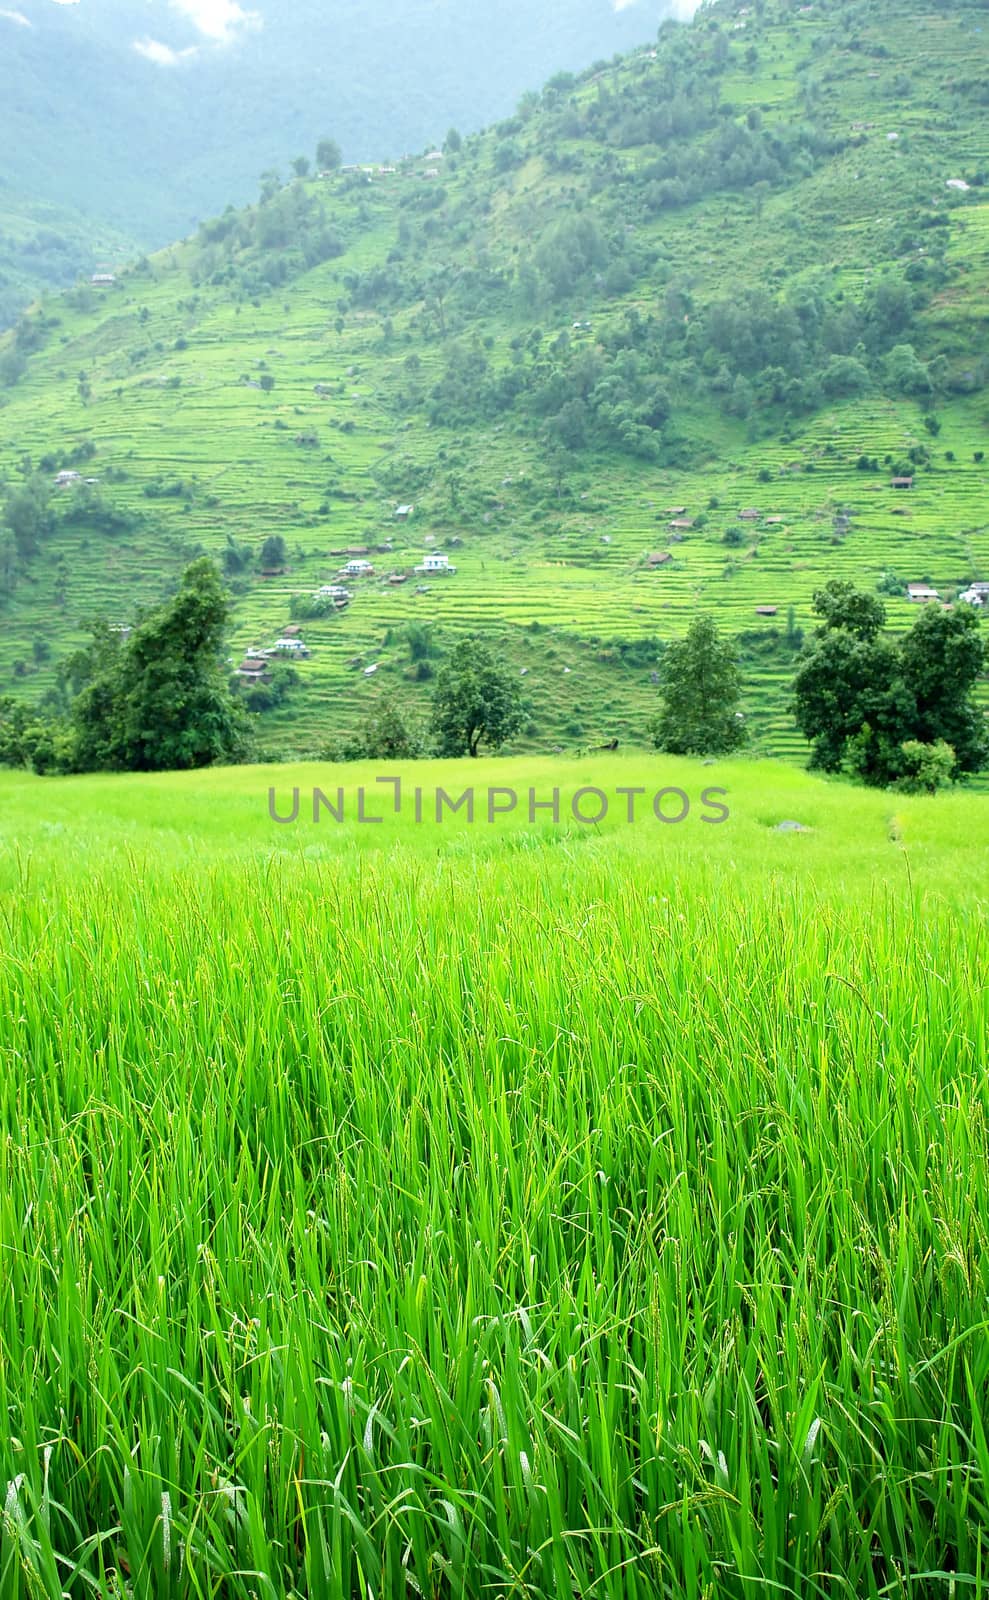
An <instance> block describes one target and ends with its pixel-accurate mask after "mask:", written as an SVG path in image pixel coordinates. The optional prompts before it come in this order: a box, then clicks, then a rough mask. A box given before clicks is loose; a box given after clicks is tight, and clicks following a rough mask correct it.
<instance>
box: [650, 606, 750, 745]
mask: <svg viewBox="0 0 989 1600" xmlns="http://www.w3.org/2000/svg"><path fill="white" fill-rule="evenodd" d="M660 687H661V694H662V707H661V710H660V713H659V716H658V717H657V718H656V721H655V723H654V724H653V730H652V732H653V739H654V741H655V744H656V747H657V749H659V750H666V751H668V752H669V754H670V755H680V756H689V755H726V754H728V752H730V751H732V750H736V749H738V747H739V745H741V744H742V743H743V742H744V739H745V727H744V723H743V721H742V716H741V713H740V711H739V700H740V697H741V676H740V673H739V669H738V663H737V660H736V657H735V652H734V650H733V648H732V646H731V645H730V644H729V643H728V642H727V641H726V640H724V639H722V638H721V636H720V634H719V633H718V630H717V628H716V626H715V624H714V622H713V621H712V619H711V618H710V617H705V616H699V617H695V618H694V621H693V622H692V623H691V625H690V627H689V628H688V630H687V633H686V636H685V637H684V638H683V639H677V640H674V641H673V642H672V643H670V644H668V645H667V647H666V650H665V652H664V655H663V661H662V666H661V668H660Z"/></svg>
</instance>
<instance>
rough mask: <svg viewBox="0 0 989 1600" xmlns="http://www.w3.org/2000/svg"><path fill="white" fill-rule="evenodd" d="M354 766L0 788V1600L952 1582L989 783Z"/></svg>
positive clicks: (972, 1219)
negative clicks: (951, 787) (555, 797)
mask: <svg viewBox="0 0 989 1600" xmlns="http://www.w3.org/2000/svg"><path fill="white" fill-rule="evenodd" d="M377 775H378V774H377V772H376V769H375V768H373V767H371V768H364V769H354V768H352V767H347V768H345V769H338V770H336V771H334V770H333V769H331V768H328V767H327V766H325V765H322V764H320V765H316V766H310V767H301V768H285V767H282V768H272V769H269V770H264V769H257V768H253V769H247V768H237V769H228V770H226V771H222V772H215V771H209V772H205V773H203V772H199V773H185V774H181V775H174V774H168V775H159V776H155V777H151V778H148V777H144V778H132V777H127V778H120V777H100V778H85V779H68V780H62V779H41V778H35V777H32V776H28V775H25V774H20V773H18V774H14V773H9V772H7V773H0V904H2V906H3V937H2V939H0V1015H2V1017H3V1019H4V1024H3V1028H2V1029H0V1225H2V1230H3V1239H4V1243H5V1259H4V1285H5V1292H4V1294H3V1296H2V1297H0V1390H2V1394H3V1407H4V1426H3V1427H2V1429H0V1477H2V1481H3V1483H4V1485H5V1489H4V1517H3V1521H2V1524H0V1561H2V1570H3V1575H4V1576H3V1594H4V1596H5V1600H6V1597H9V1600H38V1597H44V1600H82V1597H83V1596H85V1597H89V1596H100V1597H106V1600H110V1597H111V1596H115V1597H117V1596H125V1595H127V1596H129V1595H133V1596H135V1597H137V1596H151V1595H155V1596H162V1597H165V1596H168V1597H169V1600H200V1597H202V1596H204V1595H215V1596H223V1600H257V1597H259V1596H261V1595H264V1596H267V1597H270V1600H293V1597H301V1596H309V1597H316V1596H334V1597H339V1600H358V1597H360V1600H366V1597H367V1596H368V1595H369V1594H373V1595H375V1596H380V1597H381V1600H408V1597H409V1596H410V1595H416V1596H419V1595H421V1596H430V1597H434V1596H435V1597H444V1600H446V1597H450V1600H453V1597H454V1596H456V1597H457V1600H490V1597H493V1596H508V1595H513V1594H517V1595H521V1594H524V1595H525V1596H527V1597H528V1600H656V1597H657V1596H662V1597H663V1600H698V1597H701V1596H709V1597H714V1596H717V1597H718V1600H722V1597H724V1600H761V1597H762V1596H764V1595H765V1594H767V1593H768V1594H773V1595H776V1596H779V1597H781V1600H806V1597H807V1596H809V1595H820V1596H828V1597H838V1596H842V1597H844V1596H852V1595H854V1596H860V1597H862V1600H886V1597H889V1596H891V1595H904V1596H905V1595H913V1596H918V1597H919V1596H923V1597H924V1600H940V1597H942V1596H944V1597H948V1596H951V1595H953V1594H958V1595H961V1594H963V1593H964V1594H969V1595H972V1596H973V1597H976V1600H979V1597H983V1596H984V1594H985V1574H986V1571H987V1567H989V1447H987V1443H986V1435H985V1413H986V1395H987V1390H989V1345H987V1342H986V1339H985V1317H986V1297H987V1294H989V1249H987V1241H986V1237H985V1231H986V1217H987V1213H989V1132H987V1130H989V1078H987V1074H986V1070H985V1040H986V1037H987V1032H989V990H987V987H986V983H985V970H986V968H985V954H986V918H985V913H986V909H987V901H986V893H985V880H984V874H982V876H981V880H980V876H979V874H978V873H977V872H975V871H974V870H973V852H972V845H973V841H974V840H978V839H980V838H981V839H984V838H985V835H986V815H985V813H986V809H987V807H989V801H987V800H985V799H984V798H982V797H979V796H973V795H961V794H958V795H948V796H938V797H937V798H934V799H927V798H925V799H906V798H904V797H901V796H897V797H895V799H892V800H891V797H890V796H888V795H885V794H877V793H874V792H865V791H861V790H854V789H848V788H846V787H845V786H842V785H838V784H825V783H822V782H820V781H815V780H812V779H810V778H809V777H808V776H807V775H806V774H803V773H799V772H795V771H793V770H792V769H788V768H786V767H781V766H779V765H774V764H772V763H767V762H762V763H744V762H728V763H719V764H718V765H717V766H715V767H713V768H710V767H706V766H704V765H702V764H701V763H700V762H696V763H689V762H685V761H668V760H665V759H663V760H657V759H655V758H654V759H652V760H646V759H643V758H639V759H638V760H622V759H617V760H614V759H613V760H609V761H607V762H604V761H600V760H599V761H596V762H588V761H586V760H585V761H582V762H579V763H578V762H571V761H563V760H559V761H556V762H554V761H551V760H546V759H543V760H541V761H535V762H533V761H530V760H520V761H515V762H511V761H491V762H485V761H480V762H469V761H468V762H462V763H443V764H442V765H440V764H436V765H432V764H416V765H414V766H408V767H405V768H404V769H402V774H401V775H402V778H403V780H404V782H405V784H406V790H405V796H404V803H403V814H402V815H401V816H400V817H396V816H395V815H394V813H393V811H392V810H391V805H390V800H391V795H392V793H393V790H392V789H391V788H390V786H389V787H388V788H385V789H383V790H382V789H376V790H375V791H374V792H375V794H376V796H377V800H376V801H372V802H371V804H370V806H369V807H368V810H369V812H370V814H371V815H378V816H382V817H383V821H382V823H380V824H378V825H362V824H360V823H359V822H357V821H356V808H357V794H356V790H357V788H358V786H359V785H361V784H362V783H363V784H365V785H368V786H371V787H372V788H373V783H374V778H375V777H376V776H377ZM468 783H470V784H473V785H475V787H476V789H477V790H478V791H479V795H483V792H484V789H485V788H486V787H487V786H488V785H493V786H496V787H497V789H498V791H499V804H501V805H504V798H503V796H504V789H505V787H506V786H515V787H516V788H517V789H518V790H519V791H520V792H521V793H522V794H523V795H525V794H526V791H527V790H528V789H529V788H530V787H531V786H534V787H535V789H536V793H537V795H538V797H539V799H540V801H542V802H545V801H546V800H548V799H549V797H550V795H551V793H552V790H553V789H554V788H557V789H559V790H561V791H562V802H563V812H562V815H561V820H560V823H559V824H554V822H553V821H552V820H551V818H550V815H549V813H548V812H546V811H542V812H540V813H539V814H538V818H537V820H536V822H535V823H534V824H533V823H530V822H529V820H528V817H527V816H526V814H525V810H524V801H523V805H522V806H521V807H520V809H519V812H518V813H517V814H516V815H514V816H513V817H510V818H508V819H504V818H503V819H501V821H500V822H499V823H498V824H497V825H495V826H491V825H489V824H488V823H487V822H486V821H484V820H483V811H482V814H481V815H480V816H478V818H477V820H476V821H475V824H474V826H473V827H472V826H470V825H469V824H468V823H467V822H466V820H465V817H464V814H463V813H462V812H461V813H460V814H458V816H457V817H455V818H452V819H451V818H450V817H449V816H448V817H447V820H446V821H445V822H443V823H442V824H436V823H435V822H434V821H433V820H432V819H431V816H430V811H431V804H430V802H429V801H427V807H426V811H425V816H424V821H423V823H422V824H421V825H419V824H417V823H416V822H415V820H414V797H413V795H412V793H411V792H410V791H411V789H412V787H413V786H419V787H421V788H423V789H424V791H425V792H426V794H427V795H429V796H430V797H431V796H432V794H433V793H434V792H435V789H436V788H437V787H439V788H442V789H443V790H445V791H446V792H447V793H448V794H450V795H454V796H456V795H459V794H460V791H461V789H462V787H463V785H464V784H468ZM272 784H274V785H275V786H276V787H277V793H278V800H279V809H280V810H281V811H282V812H283V814H284V812H285V811H286V809H287V807H288V806H290V804H291V790H292V788H293V787H298V788H299V790H300V791H301V792H302V794H303V795H304V796H305V799H304V802H303V805H304V811H309V800H310V797H311V792H312V789H313V787H314V785H318V786H319V787H320V788H321V789H322V790H323V791H324V793H325V794H326V795H327V796H328V798H329V799H330V801H331V802H332V803H335V802H336V790H337V786H338V785H340V784H343V785H344V787H345V789H346V794H345V798H344V804H345V807H346V815H345V820H344V821H343V822H342V823H337V822H334V821H332V820H331V819H330V818H329V816H328V815H327V814H326V812H325V811H324V812H323V817H322V821H321V822H320V823H319V824H318V825H314V824H313V823H312V822H311V821H306V820H301V821H300V823H299V824H298V826H296V827H290V826H278V825H277V824H275V823H273V822H272V821H271V820H270V819H269V816H268V810H267V790H268V787H269V786H270V785H272ZM578 784H580V785H594V786H596V787H599V788H600V790H601V792H602V794H604V795H606V796H608V797H610V798H611V801H612V807H611V812H610V815H609V818H608V820H607V822H606V823H605V824H604V825H603V826H595V825H579V824H576V823H574V822H573V820H572V816H571V814H570V812H571V807H570V801H571V798H572V796H573V792H574V790H575V788H576V786H577V785H578ZM708 785H716V786H718V787H723V788H724V789H725V790H726V791H727V795H726V803H727V805H728V809H729V811H730V816H729V818H728V820H727V821H725V822H724V823H722V824H719V825H717V826H708V825H705V822H704V820H703V816H704V810H703V808H702V807H701V806H700V805H699V804H697V803H698V802H699V801H700V799H701V792H702V790H703V789H704V788H705V787H706V786H708ZM661 787H664V788H669V787H672V788H674V789H675V790H680V791H682V793H683V794H684V795H685V796H689V797H690V799H691V800H693V801H694V802H695V808H694V809H693V810H692V811H691V814H690V815H689V816H688V817H687V818H685V820H684V822H683V824H682V826H664V825H663V824H661V823H660V822H658V821H657V820H655V818H654V816H653V814H652V807H651V804H650V802H651V799H652V796H653V795H654V794H655V793H656V792H657V790H659V789H660V788H661ZM630 788H631V789H639V790H642V791H645V794H646V796H648V798H647V799H646V800H645V801H644V803H643V807H642V810H640V813H639V817H638V820H637V821H636V822H635V823H634V824H633V825H629V824H628V823H627V822H626V821H625V820H624V817H625V814H626V813H625V805H626V801H625V799H624V798H622V799H620V800H619V799H618V791H619V790H623V791H624V792H625V793H627V792H628V790H629V789H630ZM587 798H588V797H586V796H585V801H584V809H585V814H588V813H589V814H593V812H594V810H596V809H597V806H596V804H594V803H593V802H594V797H593V796H591V797H590V799H591V801H592V805H591V807H590V808H588V806H587ZM382 802H385V803H382ZM482 804H483V802H482ZM480 809H481V807H480V806H479V810H480ZM680 809H681V806H680V802H679V801H678V799H677V796H676V794H673V795H669V794H668V795H667V797H666V811H667V813H668V814H671V815H675V814H676V813H677V812H678V811H679V810H680ZM793 820H800V821H802V822H803V823H804V824H805V825H807V826H808V827H809V828H810V830H811V831H809V832H806V833H793V832H784V831H780V830H779V824H780V823H781V822H784V821H793Z"/></svg>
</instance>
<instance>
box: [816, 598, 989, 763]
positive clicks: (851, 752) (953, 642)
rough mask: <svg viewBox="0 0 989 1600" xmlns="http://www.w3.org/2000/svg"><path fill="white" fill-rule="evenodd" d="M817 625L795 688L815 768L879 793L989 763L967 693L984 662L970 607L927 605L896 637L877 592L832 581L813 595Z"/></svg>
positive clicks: (988, 736)
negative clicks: (841, 775)
mask: <svg viewBox="0 0 989 1600" xmlns="http://www.w3.org/2000/svg"><path fill="white" fill-rule="evenodd" d="M814 610H815V613H816V614H817V616H819V617H820V618H821V622H820V625H819V626H818V627H817V629H816V630H815V633H814V637H813V639H812V640H811V641H810V643H809V644H808V645H807V647H806V649H805V652H804V657H803V660H802V662H801V664H800V667H799V670H798V672H797V676H796V679H795V681H794V712H795V716H796V720H797V725H798V727H799V728H800V730H801V732H802V733H803V734H804V736H805V738H807V739H808V740H809V741H810V743H811V766H812V767H815V768H818V769H819V770H821V771H824V772H835V773H845V774H847V775H849V776H852V777H855V778H858V779H860V780H861V781H862V782H863V783H867V784H870V785H874V786H878V787H883V788H886V787H898V788H905V789H914V788H918V787H927V788H931V787H938V786H939V785H940V783H942V782H945V781H953V780H955V779H957V778H960V777H962V776H964V775H965V774H966V773H973V772H978V771H980V770H981V769H982V768H983V767H984V766H985V765H986V762H987V760H989V733H987V725H986V719H985V717H984V716H983V714H982V712H981V711H980V710H979V708H978V707H977V706H976V704H975V702H974V699H973V693H974V690H975V686H976V683H977V682H978V679H979V676H980V674H981V672H982V670H983V667H984V665H985V659H986V654H985V646H984V643H983V640H982V638H981V635H980V629H979V614H978V612H977V611H976V610H975V608H974V607H973V606H967V605H958V606H953V607H951V608H950V609H948V610H943V609H942V608H941V607H939V606H936V605H929V606H924V607H923V609H922V610H921V612H920V615H919V616H918V618H917V620H916V622H915V623H914V625H913V627H912V628H911V629H909V631H908V632H907V633H906V634H905V635H904V636H903V637H902V638H901V639H899V640H897V639H894V638H891V637H890V636H889V635H888V634H887V633H885V632H884V628H885V623H886V610H885V607H884V606H883V604H882V602H881V601H880V600H877V599H876V598H875V596H874V595H870V594H865V593H862V592H860V591H859V590H857V589H855V587H854V585H852V584H850V583H844V582H840V581H837V580H836V581H834V582H832V583H829V584H827V585H826V587H825V588H824V589H819V590H818V591H817V592H816V593H815V595H814Z"/></svg>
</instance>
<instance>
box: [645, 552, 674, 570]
mask: <svg viewBox="0 0 989 1600" xmlns="http://www.w3.org/2000/svg"><path fill="white" fill-rule="evenodd" d="M672 560H673V556H672V554H671V552H670V551H669V550H654V551H653V552H652V554H651V555H648V556H646V566H647V567H665V565H666V563H667V561H672Z"/></svg>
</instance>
